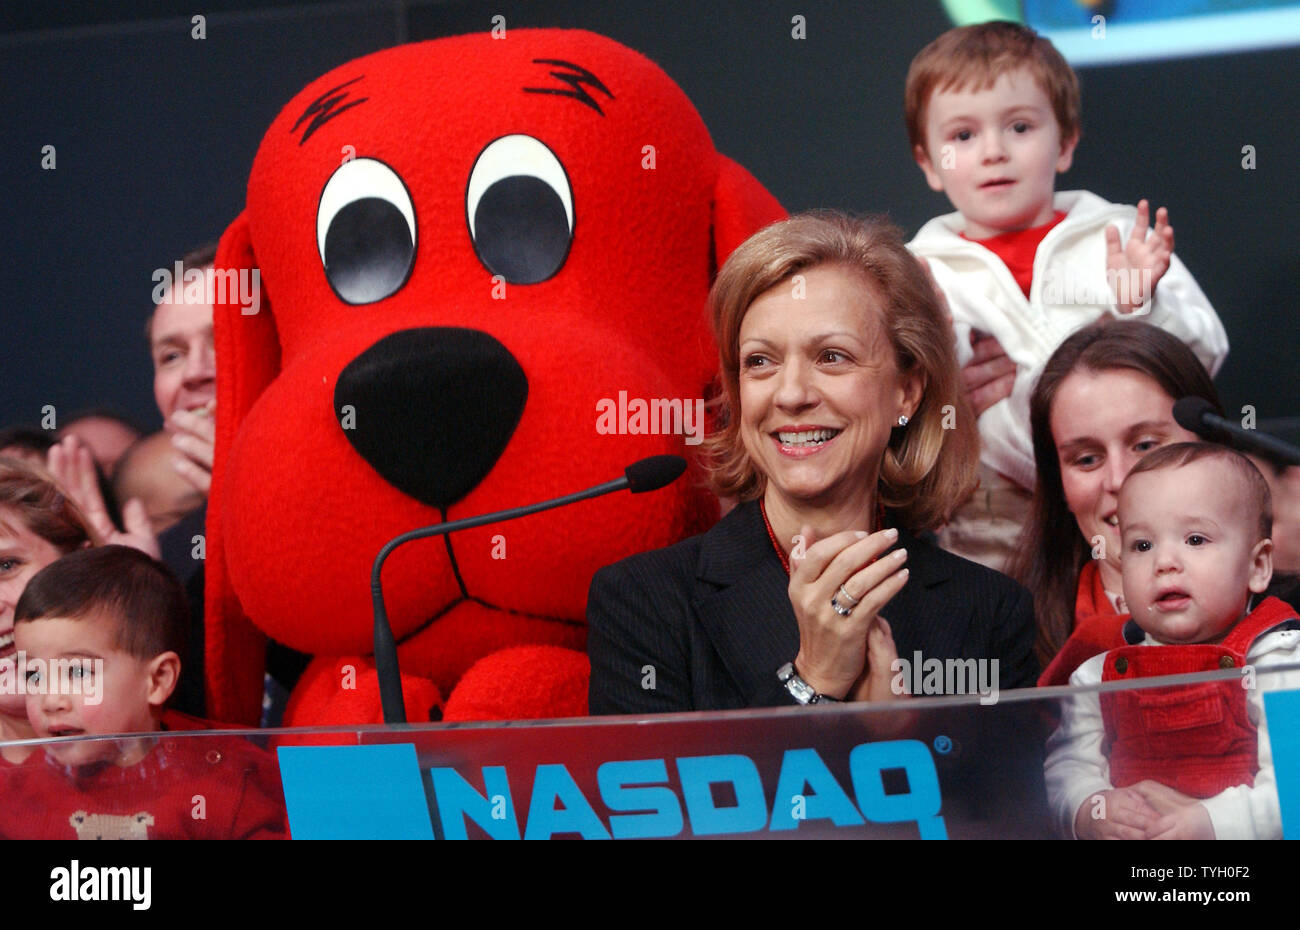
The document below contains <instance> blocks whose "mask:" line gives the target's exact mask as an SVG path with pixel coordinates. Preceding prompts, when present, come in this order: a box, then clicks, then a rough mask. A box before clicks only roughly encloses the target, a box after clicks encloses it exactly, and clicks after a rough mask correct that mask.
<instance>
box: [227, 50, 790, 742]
mask: <svg viewBox="0 0 1300 930" xmlns="http://www.w3.org/2000/svg"><path fill="white" fill-rule="evenodd" d="M781 216H782V210H781V207H780V205H779V204H778V203H777V202H776V200H775V199H774V198H773V197H772V196H771V195H770V194H769V193H768V192H767V191H766V190H764V189H763V188H762V186H761V185H760V184H759V183H758V182H757V181H755V180H754V178H753V177H752V176H751V175H750V174H749V173H748V172H747V171H745V169H744V168H742V167H741V166H739V165H738V164H736V163H735V162H732V161H730V160H729V159H727V158H726V157H724V156H722V155H720V154H719V153H718V152H717V151H716V150H715V149H714V147H713V143H712V141H711V140H710V138H709V134H708V131H707V130H706V129H705V126H704V124H703V122H702V121H701V120H700V117H699V115H698V113H697V112H696V111H695V109H694V107H693V106H692V105H691V103H690V101H689V100H688V99H687V98H686V96H685V94H683V92H682V91H681V89H680V88H678V87H677V85H676V84H674V83H673V82H672V80H671V79H669V78H668V76H667V75H666V74H664V72H663V71H662V70H660V69H659V68H658V67H657V66H656V65H655V64H654V63H653V62H651V61H649V60H648V59H646V58H644V57H643V56H641V55H639V54H637V53H635V52H633V51H631V50H629V49H627V48H625V47H624V46H621V45H619V44H618V43H616V42H613V41H611V40H609V39H606V38H603V37H601V36H598V35H593V34H591V33H586V32H578V31H559V30H537V31H529V30H517V31H511V32H510V33H509V34H508V35H507V36H506V37H505V38H504V39H494V38H492V37H490V36H489V35H488V34H486V33H485V34H482V35H470V36H461V37H457V38H452V39H442V40H437V41H432V42H424V43H419V44H414V45H408V46H402V47H398V48H393V49H389V50H386V51H382V52H378V53H375V54H373V55H368V56H366V57H363V58H359V59H357V60H356V61H353V62H350V63H348V64H346V65H343V66H341V67H339V68H337V69H335V70H334V71H331V72H330V73H328V74H326V75H324V76H323V77H321V78H320V79H319V80H317V81H315V82H313V83H312V84H310V85H309V86H308V87H307V88H306V89H305V90H303V91H302V93H300V94H299V95H298V96H297V97H296V98H294V100H293V101H292V102H290V103H289V105H288V106H287V107H285V109H284V110H283V111H282V112H281V113H280V115H279V116H278V117H277V118H276V120H275V122H274V123H273V124H272V125H271V128H270V129H269V130H268V131H267V133H266V135H265V137H264V139H263V141H262V144H261V147H260V148H259V150H258V153H257V157H256V159H255V161H254V163H253V170H252V175H251V177H250V180H249V184H248V202H247V206H246V208H245V210H244V212H243V213H242V214H241V215H240V216H239V217H238V219H236V220H235V222H234V223H233V224H232V225H231V226H230V228H229V229H228V230H227V231H226V233H225V235H224V236H223V237H222V240H221V245H220V249H219V251H218V255H217V268H218V273H219V274H220V275H222V276H223V278H224V279H225V280H228V281H230V282H232V286H229V287H227V288H226V295H227V296H226V297H225V298H224V299H223V298H222V296H221V291H220V290H218V298H219V300H218V304H217V307H216V317H215V329H216V337H215V338H216V352H217V365H218V373H217V387H218V401H217V443H216V461H215V466H214V469H213V484H212V496H211V499H210V502H209V510H208V542H207V555H208V574H207V624H208V627H207V642H206V647H205V648H206V662H207V669H206V671H207V678H208V711H209V714H210V715H211V716H213V717H215V718H216V719H221V720H230V721H238V722H245V723H252V722H255V721H256V720H257V717H258V712H259V708H260V702H261V692H262V669H263V664H264V653H265V636H268V635H269V636H270V637H272V638H274V639H276V640H278V641H280V642H282V643H285V644H286V645H288V646H291V647H293V648H294V649H297V650H299V651H302V652H307V653H310V654H312V655H313V656H314V657H315V658H314V659H313V660H312V663H311V664H310V665H309V666H308V668H307V670H306V672H305V673H304V675H303V677H302V679H301V681H300V682H299V684H298V686H297V688H296V689H295V691H294V694H293V696H292V698H291V700H290V704H289V708H288V711H287V714H286V720H285V722H286V723H287V724H291V725H323V724H355V723H372V722H379V721H380V720H382V714H381V711H380V702H379V697H378V686H377V680H376V677H375V672H374V664H373V661H372V660H371V659H370V658H369V653H370V652H371V636H372V630H373V621H372V610H371V600H370V584H369V582H370V570H371V562H372V560H373V559H374V556H375V554H376V553H377V552H378V550H379V549H380V548H381V547H382V546H383V545H384V543H385V542H387V541H388V540H389V539H391V538H392V537H394V536H396V535H398V534H400V533H403V532H406V531H407V530H411V529H414V528H416V527H419V526H423V525H427V524H432V523H438V522H441V521H444V520H454V519H457V518H460V517H469V516H477V515H479V514H485V513H490V512H493V511H497V510H502V509H506V508H509V507H515V506H519V505H522V504H529V503H534V502H537V501H542V500H546V499H549V498H552V497H558V496H560V495H562V494H566V493H569V492H572V491H576V490H580V489H582V488H585V487H588V486H590V485H594V484H598V483H601V482H604V481H608V480H610V479H613V478H616V477H619V476H620V475H621V474H622V471H623V469H624V468H625V467H626V466H627V465H628V464H629V463H631V462H633V461H635V460H637V459H639V458H642V457H644V456H648V455H655V454H662V453H675V454H684V453H689V452H690V451H691V450H692V449H694V448H695V445H694V444H695V443H696V442H698V438H699V436H700V435H702V432H703V424H702V423H694V425H693V426H692V422H693V420H692V416H691V415H692V414H693V413H694V412H695V411H696V410H697V409H698V405H697V404H696V400H698V399H700V398H703V397H704V396H705V391H706V386H707V385H708V384H709V382H710V381H711V379H712V376H713V374H714V372H715V370H716V366H717V357H716V352H715V349H714V348H713V346H712V344H711V340H710V338H709V336H708V332H707V329H706V324H705V319H704V301H705V295H706V294H707V291H708V287H709V283H710V276H711V274H712V273H713V271H714V270H715V269H716V265H717V264H718V263H720V262H721V261H722V260H723V259H725V258H726V256H727V255H728V254H729V253H730V251H731V250H732V249H733V248H734V247H735V246H737V245H738V244H739V243H740V242H741V241H743V240H744V239H745V238H746V237H747V236H749V235H750V234H751V233H753V232H754V231H755V230H757V229H758V228H760V227H761V226H763V225H765V224H766V223H768V222H771V221H772V220H775V219H778V218H780V217H781ZM237 274H239V275H243V276H244V278H243V279H242V280H243V281H244V282H245V283H249V284H251V283H253V282H254V280H256V283H257V284H259V285H260V286H259V287H257V289H256V293H257V295H258V296H257V298H256V299H255V300H253V301H247V302H243V301H241V298H240V297H238V296H237V295H238V291H239V289H238V288H237V287H234V286H233V282H234V281H235V280H236V278H235V275H237ZM254 274H255V275H256V276H257V277H256V279H254V278H253V275H254ZM247 290H248V289H247V288H246V289H245V291H246V292H247ZM678 401H680V405H676V402H678ZM674 405H676V406H674ZM678 407H680V408H681V409H683V410H684V413H685V416H674V415H673V413H674V411H675V410H676V409H678ZM698 478H699V475H698V472H697V471H696V470H693V471H692V472H690V473H688V475H687V476H686V477H684V478H683V479H680V480H678V481H677V482H675V483H674V484H672V485H670V486H669V487H667V488H665V489H663V490H660V491H656V492H654V493H651V494H644V495H636V496H633V495H630V494H626V493H624V494H619V495H615V496H607V497H603V498H598V499H595V500H590V501H585V502H583V503H580V504H577V505H574V506H571V507H566V508H563V509H559V510H553V511H549V512H545V513H541V514H537V515H534V516H530V517H527V518H523V519H519V520H515V521H512V522H508V523H501V524H493V525H488V526H484V527H481V528H479V529H475V530H470V531H465V532H456V533H453V534H451V535H450V536H447V537H437V538H431V539H425V540H421V541H419V542H416V543H412V544H409V545H407V546H404V547H402V548H399V549H398V550H396V551H395V552H394V554H393V555H392V556H391V557H390V558H389V559H388V561H387V563H386V565H385V568H384V572H383V584H384V592H385V597H386V601H387V607H388V613H389V618H390V621H391V623H392V626H393V629H394V633H395V636H396V638H397V641H398V655H399V658H400V663H401V668H402V679H403V680H402V687H403V695H404V698H405V701H406V707H407V714H408V717H409V719H411V720H413V721H416V720H427V719H437V718H438V716H439V714H441V715H442V716H443V717H444V718H445V719H461V720H465V719H509V718H524V717H556V716H571V715H581V714H585V713H586V687H587V677H588V665H587V660H586V656H585V655H584V654H583V653H582V652H581V650H582V649H583V647H584V644H585V641H586V627H585V624H584V613H585V607H586V595H587V587H588V584H589V582H590V580H591V576H592V574H593V573H594V572H595V570H596V569H597V568H599V567H600V566H602V565H605V564H607V563H609V562H612V561H614V560H616V559H620V558H623V557H624V556H627V555H630V554H632V553H634V552H639V551H642V550H644V549H648V548H653V547H657V546H664V545H668V544H670V543H672V542H675V541H676V540H679V539H681V538H683V537H685V536H687V535H690V534H692V533H695V532H699V531H701V530H703V529H705V528H706V527H707V526H708V525H709V524H710V523H711V522H712V521H713V520H714V519H716V517H717V507H716V504H715V503H714V502H713V501H712V499H711V497H710V496H709V495H708V494H707V493H706V492H705V491H704V490H703V489H702V487H701V484H700V482H699V480H698Z"/></svg>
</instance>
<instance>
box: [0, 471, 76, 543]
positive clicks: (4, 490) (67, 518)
mask: <svg viewBox="0 0 1300 930" xmlns="http://www.w3.org/2000/svg"><path fill="white" fill-rule="evenodd" d="M13 520H17V521H18V522H19V523H20V524H21V525H22V526H23V527H25V528H26V529H27V531H28V532H30V533H32V534H33V535H35V536H39V537H40V538H41V539H43V540H45V541H46V542H47V543H49V544H50V545H52V546H54V548H56V549H58V550H59V551H60V552H61V553H63V554H65V555H66V554H67V553H69V552H72V551H74V550H76V549H80V548H81V547H82V546H84V545H86V544H87V543H89V544H90V545H92V546H98V545H100V542H101V540H100V538H99V536H98V535H97V534H96V533H95V530H94V528H93V527H92V526H91V525H90V521H88V520H87V519H86V515H85V514H84V513H82V512H81V508H80V507H78V506H77V505H76V503H74V502H73V500H72V498H71V497H69V496H68V495H67V494H66V493H65V492H64V490H63V488H62V487H61V486H60V485H59V483H58V482H57V481H55V480H54V478H53V477H52V476H51V475H50V474H49V473H48V472H46V471H45V470H44V469H41V468H37V467H35V466H33V465H28V464H27V463H26V462H24V461H21V460H20V459H15V458H10V457H8V456H4V455H0V525H4V526H7V527H8V528H9V529H11V530H12V529H13V522H12V521H13Z"/></svg>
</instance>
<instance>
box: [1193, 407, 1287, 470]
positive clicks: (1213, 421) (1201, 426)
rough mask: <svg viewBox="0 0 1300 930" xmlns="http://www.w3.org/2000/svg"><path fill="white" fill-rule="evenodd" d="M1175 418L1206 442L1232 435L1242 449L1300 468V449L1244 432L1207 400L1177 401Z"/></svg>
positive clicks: (1275, 438) (1246, 430) (1252, 430)
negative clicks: (1243, 447) (1221, 414)
mask: <svg viewBox="0 0 1300 930" xmlns="http://www.w3.org/2000/svg"><path fill="white" fill-rule="evenodd" d="M1174 419H1175V420H1176V421H1177V422H1178V425H1179V426H1181V427H1182V428H1183V429H1186V430H1191V431H1192V432H1193V433H1195V434H1196V435H1198V436H1201V437H1203V438H1205V439H1215V440H1218V439H1222V438H1223V437H1225V436H1230V437H1232V438H1233V439H1234V440H1236V441H1237V443H1239V444H1240V445H1242V446H1245V447H1246V448H1247V449H1249V450H1250V451H1252V452H1258V453H1259V454H1260V455H1262V456H1264V457H1266V458H1268V459H1270V460H1271V461H1276V462H1282V463H1285V464H1287V465H1300V448H1296V447H1295V446H1293V445H1291V444H1290V443H1289V442H1283V441H1282V440H1281V439H1278V438H1277V437H1276V436H1270V435H1269V434H1268V433H1261V432H1260V431H1259V430H1254V429H1244V428H1242V427H1241V426H1238V425H1237V424H1236V423H1234V422H1233V421H1232V420H1229V419H1228V418H1227V417H1222V416H1219V414H1218V413H1216V412H1215V410H1214V405H1213V404H1211V403H1210V402H1209V401H1208V400H1206V399H1205V398H1204V397H1197V396H1196V395H1191V396H1189V397H1183V398H1180V399H1179V400H1177V401H1175V402H1174Z"/></svg>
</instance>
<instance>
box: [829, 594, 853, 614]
mask: <svg viewBox="0 0 1300 930" xmlns="http://www.w3.org/2000/svg"><path fill="white" fill-rule="evenodd" d="M836 596H837V597H838V595H836ZM831 606H832V607H834V608H835V612H836V613H837V614H839V615H840V616H841V617H847V616H848V615H849V614H851V613H853V608H852V607H842V606H840V602H839V601H837V600H835V598H834V597H832V598H831Z"/></svg>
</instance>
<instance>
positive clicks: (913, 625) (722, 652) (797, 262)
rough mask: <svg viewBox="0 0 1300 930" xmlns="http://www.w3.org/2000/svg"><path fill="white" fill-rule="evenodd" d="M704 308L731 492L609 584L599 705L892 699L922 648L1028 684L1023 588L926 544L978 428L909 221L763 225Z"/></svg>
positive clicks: (592, 621) (627, 708)
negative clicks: (902, 668)
mask: <svg viewBox="0 0 1300 930" xmlns="http://www.w3.org/2000/svg"><path fill="white" fill-rule="evenodd" d="M709 311H710V314H711V318H712V322H713V329H714V335H715V338H716V341H717V344H718V347H719V355H720V369H721V375H720V378H721V382H722V388H723V396H722V398H721V406H720V409H719V411H718V419H717V430H716V432H715V433H714V434H713V435H711V436H710V437H709V438H708V440H707V441H706V446H705V448H706V450H707V451H708V453H709V454H710V462H711V469H710V480H711V483H712V486H713V489H714V490H715V491H716V493H718V494H719V495H720V496H722V497H732V498H736V499H738V500H739V504H738V505H737V506H736V507H735V509H734V510H732V511H731V512H730V513H729V514H728V515H727V516H726V517H725V518H723V519H722V520H721V521H720V522H719V523H718V524H717V525H716V526H715V527H714V528H713V529H712V530H710V531H709V532H707V533H704V534H701V535H699V536H696V537H693V538H691V539H688V540H685V541H684V542H681V543H679V544H677V545H675V546H671V547H669V548H666V549H660V550H657V551H653V552H647V553H642V554H641V555H637V556H633V557H631V558H629V559H625V560H623V561H622V562H619V563H617V564H615V565H611V566H608V567H607V568H604V569H602V570H601V571H600V572H598V573H597V574H596V576H595V578H594V579H593V580H592V585H591V591H590V595H589V597H588V607H587V616H588V624H589V627H590V633H589V637H588V646H587V648H588V653H589V654H590V656H591V664H592V674H591V685H590V693H589V700H590V710H591V712H592V713H593V714H602V713H604V714H608V713H638V714H640V713H650V712H655V711H683V710H721V709H728V708H742V707H757V706H781V705H794V704H811V703H819V704H820V703H823V702H841V701H884V700H895V699H899V698H904V697H906V696H907V694H906V687H904V686H900V684H899V682H900V680H901V677H900V676H897V675H895V669H894V668H893V667H892V666H893V664H894V660H895V659H897V658H898V657H899V655H900V654H901V655H902V656H904V657H905V658H906V659H907V660H909V661H910V660H912V659H913V658H914V657H915V654H916V653H917V652H919V653H921V656H922V658H923V659H931V658H934V659H938V660H940V661H941V662H942V661H944V660H948V659H975V660H977V661H978V660H985V661H986V662H987V663H988V666H987V667H991V668H993V669H996V671H997V679H996V684H997V686H998V687H1000V688H1001V689H1009V688H1017V687H1027V686H1031V685H1032V684H1033V683H1034V679H1035V677H1036V675H1037V673H1038V666H1037V663H1036V661H1035V658H1034V655H1033V643H1034V629H1035V628H1034V618H1033V611H1032V606H1031V601H1030V598H1029V595H1028V593H1027V592H1026V591H1025V590H1024V589H1023V588H1021V587H1020V586H1019V585H1017V584H1016V583H1015V582H1013V581H1011V580H1010V579H1008V578H1006V577H1005V576H1003V575H1001V574H999V573H997V572H994V571H991V570H989V569H986V568H984V567H982V566H979V565H976V564H975V563H973V562H969V561H967V560H965V559H962V558H959V557H957V556H954V555H952V554H950V553H947V552H944V551H942V550H940V549H939V548H938V547H936V546H934V545H933V544H932V543H930V542H928V541H926V540H924V539H923V538H922V537H921V534H924V533H926V531H929V530H933V529H934V528H935V527H937V526H939V525H941V524H942V523H943V521H944V520H945V519H946V518H947V516H948V515H949V514H950V513H951V511H952V510H953V509H954V508H955V507H956V506H957V505H958V504H959V503H960V502H961V501H962V499H963V498H964V496H965V495H966V494H968V493H969V492H970V490H971V488H972V486H973V484H974V481H975V471H976V465H977V461H978V457H979V434H978V432H977V430H976V428H975V421H974V419H973V417H972V416H971V414H970V411H969V409H968V407H967V406H966V402H965V400H964V399H963V395H962V391H961V387H960V382H959V375H958V370H957V363H956V357H955V353H954V349H953V343H952V331H951V328H950V327H949V325H948V322H947V320H946V318H945V314H944V311H943V308H942V305H941V303H940V301H939V299H938V296H937V294H936V292H935V290H934V288H933V286H932V284H931V282H930V279H929V277H928V275H927V273H926V271H925V269H924V268H923V267H922V266H921V265H920V263H919V262H918V261H917V260H916V259H915V258H914V257H913V256H912V255H911V254H910V253H909V252H908V251H907V250H906V249H905V248H904V246H903V242H902V239H901V238H900V236H899V235H898V232H897V230H895V229H894V228H893V227H891V226H889V225H888V224H886V223H883V222H880V221H877V220H871V219H859V218H855V217H850V216H846V215H844V214H840V213H833V212H815V213H807V214H802V215H799V216H794V217H791V218H789V219H787V220H784V221H782V222H779V223H775V224H773V225H771V226H768V227H767V228H765V229H763V230H760V231H759V232H758V233H756V234H755V235H754V236H752V237H751V238H750V239H749V240H748V241H746V242H745V243H744V244H742V245H741V246H740V247H739V248H738V249H737V250H736V251H735V252H734V253H733V254H732V255H731V256H730V258H728V260H727V262H726V263H725V265H724V266H723V267H722V269H721V270H720V272H719V273H718V277H717V280H716V281H715V283H714V286H713V289H712V291H711V293H710V297H709ZM995 661H996V663H997V664H996V665H994V664H993V663H994V662H995ZM647 669H651V670H653V678H647V675H648V672H647ZM647 681H650V682H652V684H653V687H648V686H647V685H646V682H647ZM903 684H904V685H905V684H906V682H904V683H903Z"/></svg>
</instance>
